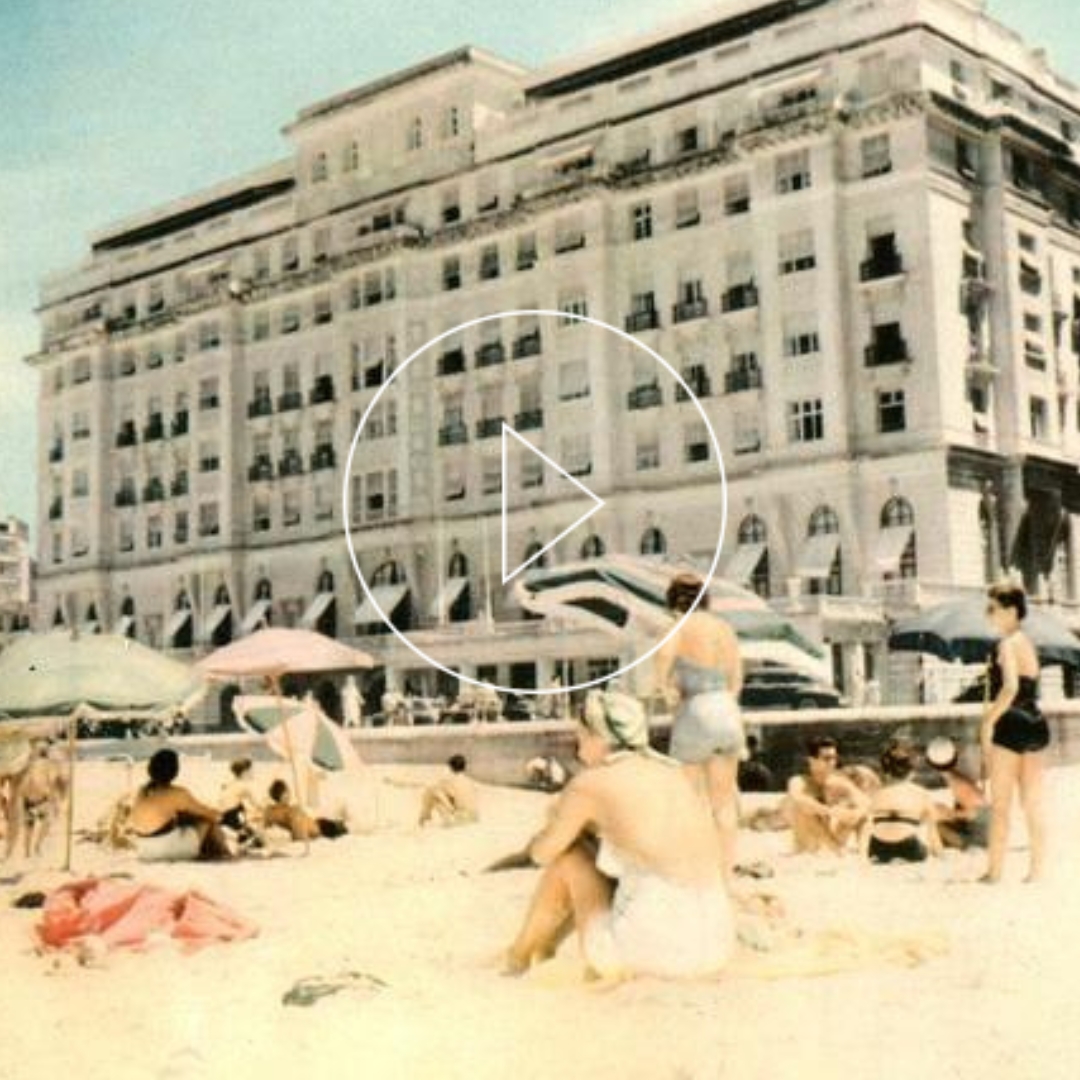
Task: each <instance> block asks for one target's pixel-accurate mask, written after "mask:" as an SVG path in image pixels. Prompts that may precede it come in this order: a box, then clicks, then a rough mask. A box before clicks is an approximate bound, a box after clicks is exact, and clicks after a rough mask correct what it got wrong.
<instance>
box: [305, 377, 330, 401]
mask: <svg viewBox="0 0 1080 1080" xmlns="http://www.w3.org/2000/svg"><path fill="white" fill-rule="evenodd" d="M333 400H334V377H333V376H332V375H319V376H318V377H317V378H316V379H315V385H314V386H313V387H312V388H311V393H310V394H309V395H308V401H309V402H310V403H311V404H312V405H321V404H323V403H324V402H326V401H333Z"/></svg>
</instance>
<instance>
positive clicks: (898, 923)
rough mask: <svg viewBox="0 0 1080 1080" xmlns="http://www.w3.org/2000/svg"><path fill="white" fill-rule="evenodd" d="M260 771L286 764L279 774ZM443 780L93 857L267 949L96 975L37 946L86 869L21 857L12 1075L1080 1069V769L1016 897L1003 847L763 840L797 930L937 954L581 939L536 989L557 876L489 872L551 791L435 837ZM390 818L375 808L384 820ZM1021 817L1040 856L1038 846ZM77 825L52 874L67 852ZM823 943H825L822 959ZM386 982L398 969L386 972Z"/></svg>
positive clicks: (1, 923) (2, 1018)
mask: <svg viewBox="0 0 1080 1080" xmlns="http://www.w3.org/2000/svg"><path fill="white" fill-rule="evenodd" d="M256 769H257V777H258V778H259V780H260V782H262V781H263V780H265V779H267V778H268V777H269V776H270V775H271V773H272V772H275V773H276V772H277V771H279V770H278V769H275V768H274V767H272V766H270V765H267V764H260V765H257V766H256ZM224 772H225V766H224V764H223V763H220V762H218V763H211V762H207V761H186V762H185V764H184V768H183V773H182V779H183V780H185V781H186V782H187V783H188V784H189V785H190V786H191V787H192V788H193V790H195V792H196V794H199V795H202V796H204V797H206V798H213V795H214V793H215V792H216V791H217V789H218V786H219V785H220V782H221V780H222V778H223V775H224ZM435 772H436V771H435V770H430V769H419V768H416V769H410V768H404V767H402V768H393V769H378V770H369V771H368V779H367V781H365V783H366V785H367V786H366V789H365V792H364V797H365V799H366V806H367V808H368V810H369V812H370V814H371V816H372V818H374V816H375V814H376V812H377V816H378V826H379V827H378V829H377V831H375V832H372V833H369V834H366V835H351V836H348V837H345V838H343V839H341V840H338V841H320V842H317V843H314V844H312V845H311V850H310V853H308V854H306V855H305V854H304V853H303V847H302V845H289V846H287V847H286V848H285V849H284V851H285V852H286V853H287V854H284V855H282V856H281V857H275V858H260V859H250V860H244V861H240V862H237V863H233V864H226V865H203V864H192V865H171V866H145V865H140V864H139V863H137V862H136V861H135V860H134V858H133V857H132V856H131V855H127V854H123V853H108V852H105V851H103V850H101V849H99V848H97V847H95V846H93V845H88V844H85V843H83V844H79V845H77V847H76V855H75V858H76V866H75V869H76V875H75V876H86V875H89V874H105V873H127V874H132V875H134V877H135V878H136V879H137V880H139V881H146V882H153V883H157V884H161V885H164V886H167V887H170V888H175V889H186V888H192V887H194V888H198V889H200V890H202V891H204V892H205V893H207V894H209V895H210V896H211V897H213V898H214V899H216V900H218V901H220V902H222V903H224V904H226V905H229V906H230V907H232V908H234V909H235V910H236V911H238V912H239V913H241V914H242V915H244V916H246V917H248V918H250V919H252V920H254V921H255V922H256V923H257V924H258V926H259V928H260V933H259V936H258V937H257V938H255V939H254V940H251V941H248V942H244V943H239V944H227V945H216V946H211V947H208V948H205V949H203V950H201V951H199V952H197V953H194V954H185V953H183V952H181V951H180V950H179V949H178V948H177V947H176V946H175V945H174V944H173V943H172V942H170V941H162V942H155V943H154V944H152V945H151V946H150V947H149V948H148V949H147V950H146V951H144V952H141V953H134V952H112V953H109V954H108V955H107V956H105V957H104V959H103V960H102V961H101V963H100V964H98V965H96V966H86V967H84V966H80V965H78V964H77V963H75V962H74V961H73V960H72V959H71V958H70V957H68V956H64V957H60V958H57V957H56V956H55V955H48V956H46V955H41V954H39V953H38V952H37V951H35V947H34V939H33V936H32V929H33V926H34V924H35V923H36V922H37V921H38V920H39V919H40V912H35V911H24V910H18V909H14V908H12V907H11V906H10V904H11V901H12V900H13V899H14V898H15V897H16V896H18V895H19V894H21V893H23V892H25V891H27V890H29V889H35V888H38V889H47V888H51V887H53V886H54V885H56V884H59V883H62V882H63V881H65V880H70V878H69V877H66V876H65V875H63V874H61V873H60V872H59V871H55V870H46V869H41V868H35V864H28V863H26V862H24V861H22V860H18V859H17V860H15V861H13V862H12V863H9V864H5V865H4V866H3V868H2V871H0V872H2V875H3V883H2V884H0V906H2V908H3V910H2V913H0V956H2V957H3V979H2V982H0V1029H2V1031H3V1039H2V1041H0V1077H3V1078H4V1080H8V1078H11V1080H28V1078H33V1080H36V1078H38V1077H42V1078H45V1077H50V1078H51V1077H60V1076H65V1075H70V1076H78V1077H79V1078H80V1080H128V1078H131V1080H136V1078H138V1080H146V1078H161V1080H167V1078H168V1080H181V1078H209V1077H213V1078H217V1077H222V1078H225V1077H229V1078H231V1080H239V1078H247V1077H259V1078H262V1080H272V1078H277V1077H283V1078H286V1077H288V1078H293V1077H296V1078H300V1077H304V1078H322V1077H334V1076H339V1075H351V1074H353V1073H355V1074H356V1075H362V1076H364V1077H394V1078H411V1077H432V1078H439V1080H451V1078H456V1077H463V1078H466V1077H467V1078H469V1080H480V1078H487V1077H492V1078H495V1077H498V1078H507V1077H509V1078H512V1080H526V1078H532V1077H536V1078H541V1077H542V1078H554V1077H567V1078H579V1077H580V1078H586V1077H601V1078H608V1077H611V1078H619V1080H637V1078H639V1077H640V1078H643V1080H644V1078H649V1080H713V1078H726V1077H732V1078H734V1077H738V1078H740V1080H756V1078H761V1080H785V1078H787V1077H792V1078H795V1077H798V1078H813V1080H817V1078H826V1077H841V1076H843V1077H845V1078H852V1077H854V1078H858V1080H862V1078H870V1077H873V1078H879V1077H885V1078H889V1077H898V1078H901V1077H902V1078H905V1080H913V1078H916V1077H919V1078H935V1080H936V1078H945V1077H948V1078H967V1077H972V1078H974V1077H979V1078H981V1080H985V1078H987V1077H990V1078H995V1080H997V1078H1028V1077H1030V1078H1032V1080H1034V1078H1038V1080H1053V1078H1057V1077H1062V1078H1064V1077H1070V1078H1072V1077H1075V1076H1076V1075H1077V1065H1076V1060H1077V1051H1078V1050H1080V999H1078V995H1077V994H1076V992H1075V990H1074V983H1075V981H1076V975H1077V970H1078V965H1080V919H1078V917H1077V915H1076V903H1077V901H1076V894H1077V891H1078V887H1080V769H1076V768H1073V769H1060V770H1056V771H1055V772H1053V773H1052V774H1051V775H1050V778H1049V794H1050V802H1051V813H1052V821H1053V828H1052V839H1053V841H1054V848H1053V855H1054V859H1055V861H1054V865H1053V873H1052V875H1051V877H1050V879H1049V880H1047V881H1046V882H1044V883H1041V884H1039V885H1037V886H1024V885H1021V884H1020V877H1021V876H1022V874H1023V871H1024V865H1023V864H1024V858H1023V853H1022V852H1020V851H1019V850H1018V851H1015V852H1014V853H1013V854H1012V855H1011V858H1010V865H1009V867H1008V877H1009V880H1008V882H1007V883H1006V884H1004V885H1002V886H1000V887H998V888H989V887H986V886H980V885H976V884H971V883H970V882H971V880H972V879H973V878H974V877H975V876H976V875H977V874H978V872H979V871H980V870H981V863H980V861H979V860H978V859H977V858H975V857H972V858H969V857H967V856H955V857H952V858H947V859H946V860H943V861H941V862H939V863H936V864H933V865H928V866H926V867H924V868H910V867H907V868H905V867H880V868H878V867H874V868H871V867H865V866H861V865H859V864H858V863H857V861H856V860H855V859H854V858H847V859H839V860H837V859H816V858H807V857H799V858H793V857H790V856H788V855H786V854H785V850H786V847H787V843H788V837H787V836H786V834H783V833H775V834H756V833H749V832H744V833H743V834H741V838H740V852H739V857H740V860H741V861H744V862H745V861H747V860H750V859H762V860H765V861H766V862H768V863H769V864H771V865H772V866H773V867H774V868H775V870H776V876H775V877H774V878H773V879H771V880H768V881H764V882H746V883H745V884H743V885H741V886H740V888H741V889H742V890H743V891H745V892H750V891H753V890H754V889H755V888H757V889H763V890H766V891H768V892H771V893H774V894H776V895H777V896H779V897H780V898H781V900H782V902H783V904H784V906H785V908H786V910H787V913H788V924H789V926H791V927H797V928H799V929H801V930H802V931H803V932H804V938H803V940H804V941H805V942H807V943H810V944H813V943H815V942H820V941H822V940H823V939H822V938H821V936H820V935H821V934H822V933H823V932H829V931H835V930H840V931H844V932H846V933H848V934H852V933H853V934H855V935H856V936H857V943H858V942H863V943H865V942H864V938H863V936H862V935H867V934H874V935H885V936H886V937H887V938H888V939H889V940H890V941H891V940H894V939H907V938H917V939H918V941H920V942H925V943H927V944H928V946H929V947H930V948H929V952H930V953H933V951H934V947H937V949H938V950H940V955H931V956H929V958H928V959H926V960H925V962H922V963H919V964H917V965H915V966H903V965H901V964H897V963H889V962H887V961H884V960H878V961H875V960H874V959H873V957H872V956H870V955H869V954H868V955H867V957H866V962H865V963H860V964H859V965H857V966H856V968H855V969H854V970H849V971H845V972H841V973H836V974H820V975H816V976H810V975H790V974H789V975H787V976H783V975H781V972H782V971H783V970H784V968H785V964H787V965H788V966H790V965H791V963H792V962H795V961H797V959H798V957H799V956H801V955H803V954H804V953H805V947H799V946H795V947H790V946H781V947H780V948H779V949H778V950H777V951H776V952H774V953H760V952H758V953H755V952H754V951H753V950H750V949H746V950H744V953H743V955H741V956H740V958H739V961H738V962H737V964H736V967H735V970H734V971H733V972H732V973H731V974H728V975H727V976H725V977H723V978H721V979H718V980H716V981H713V982H699V983H667V982H663V981H659V980H647V979H642V980H636V981H633V982H629V983H624V984H621V985H618V986H614V987H609V986H600V987H597V986H594V985H589V984H586V983H585V982H584V981H583V980H582V978H581V965H580V961H579V958H578V953H577V948H576V943H574V942H572V941H571V942H568V943H567V944H566V945H565V946H564V947H563V951H562V952H561V953H560V955H559V957H558V958H556V960H555V961H553V962H552V963H551V964H548V965H544V966H542V967H540V968H538V969H535V970H534V972H533V973H531V974H530V975H528V976H526V977H525V978H522V979H507V978H503V977H501V976H500V975H499V974H498V962H499V959H500V956H501V951H502V949H503V948H504V947H505V946H506V945H507V944H508V942H509V941H510V939H511V937H512V936H513V933H514V931H515V930H516V928H517V925H518V923H519V920H520V918H521V915H522V913H523V910H524V906H525V904H526V901H527V898H528V896H529V895H530V892H531V890H532V887H533V885H534V882H535V879H536V878H535V871H515V872H507V873H500V874H492V875H485V874H481V873H480V870H481V869H482V868H483V867H484V866H485V865H486V864H487V863H488V862H490V861H491V860H493V859H495V858H497V857H499V856H501V855H504V854H507V853H509V852H510V851H513V850H516V849H518V848H519V847H520V846H521V845H522V843H523V842H524V841H525V840H527V839H528V837H529V836H530V835H531V834H532V833H533V832H534V831H535V830H536V828H537V827H538V826H539V824H540V822H541V820H542V816H543V813H544V809H545V806H546V803H547V800H548V798H549V796H544V795H540V794H533V793H530V792H524V791H511V790H501V789H495V788H484V789H483V791H482V815H483V820H482V822H481V823H480V824H479V825H475V826H465V827H459V828H453V829H438V828H434V829H427V830H424V831H420V830H417V829H416V828H415V825H414V820H415V815H416V810H417V804H418V798H419V790H420V788H419V786H415V785H419V784H422V783H423V782H424V781H425V780H426V779H430V778H431V777H432V776H433V775H434V774H435ZM126 783H127V773H126V770H125V767H124V766H123V765H119V764H115V763H113V764H104V763H96V762H92V763H86V764H80V767H79V771H78V784H77V800H76V807H77V821H78V824H79V825H81V826H89V825H91V824H93V823H94V821H95V820H96V819H97V817H98V816H99V815H100V814H101V812H102V811H103V809H104V808H105V807H106V806H107V805H108V803H109V800H110V799H112V798H114V797H115V796H117V795H119V794H120V793H122V792H123V790H124V789H125V785H126ZM371 823H372V824H374V821H372V822H371ZM1022 842H1023V836H1022V831H1018V839H1017V846H1019V845H1020V844H1022ZM61 853H62V844H61V838H60V837H59V836H53V837H51V838H50V842H49V846H48V849H47V852H46V855H45V856H43V859H42V860H41V861H40V862H39V863H38V864H36V865H37V867H41V866H56V865H58V863H59V860H60V858H61ZM800 950H801V951H800ZM347 972H356V973H361V974H362V975H364V976H371V977H372V981H366V980H357V981H356V983H355V985H351V986H349V987H348V988H347V989H344V990H342V991H341V992H339V993H337V994H335V995H333V996H328V997H324V998H322V999H321V1000H318V1001H316V1002H315V1003H314V1004H312V1005H311V1006H309V1007H296V1006H288V1005H285V1004H283V1002H282V998H283V996H284V995H285V994H286V992H287V991H288V990H289V989H290V987H292V986H293V985H294V984H295V983H296V982H297V981H298V980H300V979H302V978H305V977H312V976H321V977H333V976H337V975H340V974H342V973H347ZM373 980H377V981H373Z"/></svg>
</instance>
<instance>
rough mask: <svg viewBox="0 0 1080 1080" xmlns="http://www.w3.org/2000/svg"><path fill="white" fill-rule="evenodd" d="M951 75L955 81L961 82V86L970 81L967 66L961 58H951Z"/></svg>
mask: <svg viewBox="0 0 1080 1080" xmlns="http://www.w3.org/2000/svg"><path fill="white" fill-rule="evenodd" d="M949 77H950V78H951V79H952V81H953V82H954V83H959V84H960V85H961V86H965V85H966V84H967V81H968V73H967V68H965V67H964V65H963V64H962V63H960V61H959V60H950V61H949Z"/></svg>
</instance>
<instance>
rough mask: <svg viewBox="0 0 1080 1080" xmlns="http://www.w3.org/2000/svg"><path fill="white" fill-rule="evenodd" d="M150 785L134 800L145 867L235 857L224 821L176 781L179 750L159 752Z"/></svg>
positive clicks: (151, 769) (135, 825)
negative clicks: (158, 863)
mask: <svg viewBox="0 0 1080 1080" xmlns="http://www.w3.org/2000/svg"><path fill="white" fill-rule="evenodd" d="M147 771H148V773H149V774H150V779H149V781H148V782H147V783H146V784H144V785H143V786H142V787H141V788H140V789H139V792H138V794H137V795H136V796H135V803H134V805H133V806H132V808H131V819H130V825H131V831H132V835H133V837H134V840H135V849H136V851H137V852H138V855H139V858H140V859H142V860H143V861H144V862H178V861H184V860H187V859H228V858H231V857H232V853H231V852H230V851H229V846H228V844H227V842H226V840H225V834H224V833H223V832H222V831H221V826H220V822H221V815H220V814H219V813H218V812H217V811H216V810H213V809H211V808H210V807H209V806H206V805H204V804H203V803H201V802H199V800H198V799H196V798H195V796H194V795H192V794H191V792H190V791H188V789H187V788H185V787H180V786H179V785H178V784H175V783H173V781H174V780H175V779H176V778H177V776H179V775H180V759H179V757H178V756H177V754H176V751H175V750H170V749H168V748H165V749H163V750H158V751H157V753H155V754H154V755H153V757H151V758H150V760H149V762H148V763H147Z"/></svg>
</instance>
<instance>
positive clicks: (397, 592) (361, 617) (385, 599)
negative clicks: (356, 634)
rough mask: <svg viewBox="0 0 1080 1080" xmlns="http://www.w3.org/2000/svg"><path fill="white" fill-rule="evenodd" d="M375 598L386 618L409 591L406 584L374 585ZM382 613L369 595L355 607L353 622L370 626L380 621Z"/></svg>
mask: <svg viewBox="0 0 1080 1080" xmlns="http://www.w3.org/2000/svg"><path fill="white" fill-rule="evenodd" d="M371 591H372V593H373V594H374V596H375V600H376V601H377V602H378V605H379V607H380V608H381V609H382V610H383V613H384V614H385V615H386V617H387V618H390V616H392V615H393V614H394V611H395V610H396V608H397V606H398V604H400V603H401V601H402V600H404V599H405V594H406V593H407V592H408V591H409V586H408V585H376V586H375V587H374V588H373V589H372V590H371ZM382 621H383V620H382V615H380V614H379V612H378V611H377V610H376V608H375V605H374V604H372V602H371V597H370V596H365V597H364V602H363V603H362V604H361V605H360V606H359V607H358V608H357V609H356V614H355V615H354V616H353V622H354V623H355V624H356V625H357V626H370V625H371V624H372V623H380V622H382Z"/></svg>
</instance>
